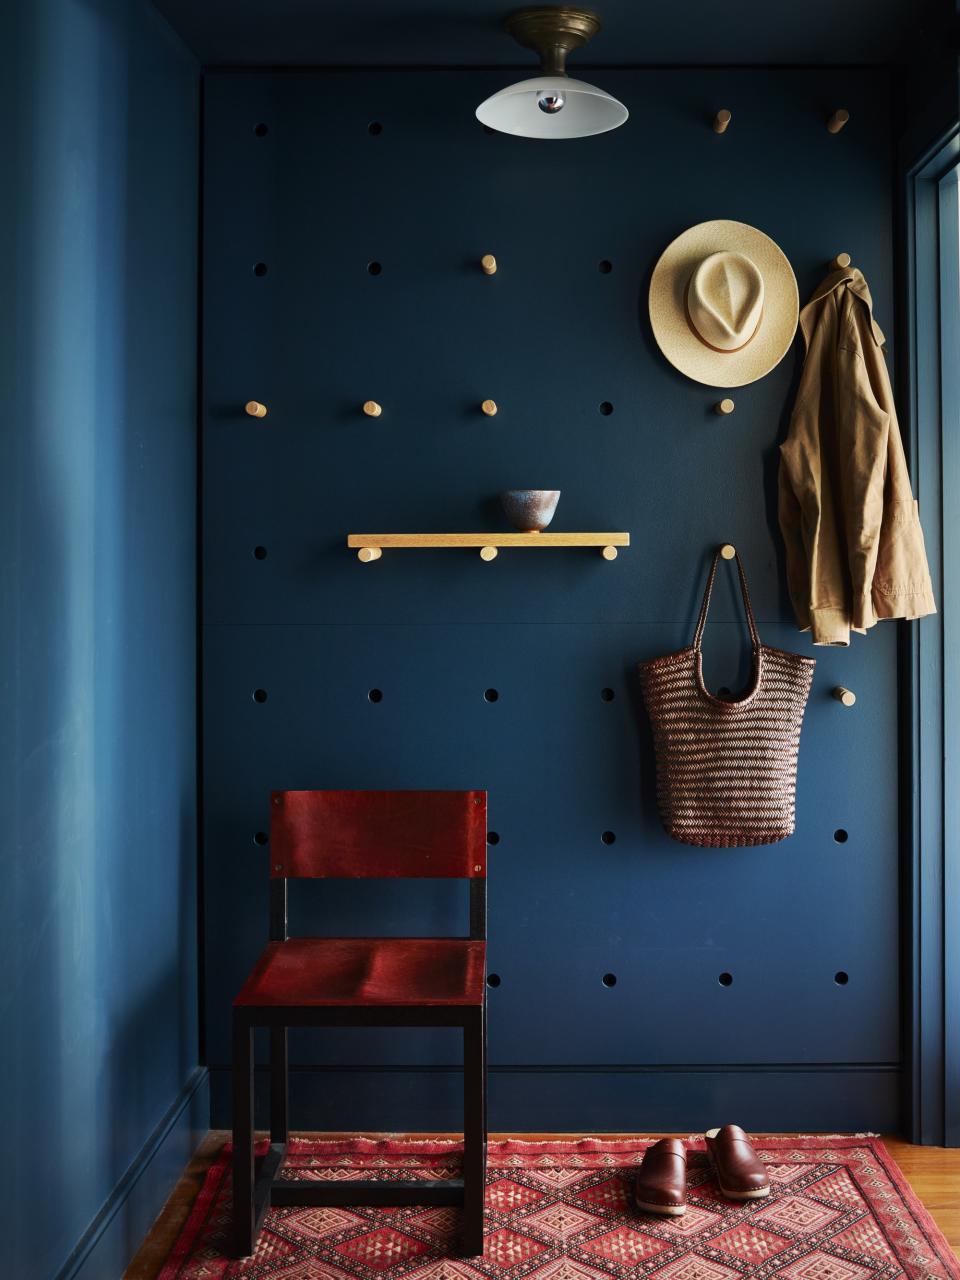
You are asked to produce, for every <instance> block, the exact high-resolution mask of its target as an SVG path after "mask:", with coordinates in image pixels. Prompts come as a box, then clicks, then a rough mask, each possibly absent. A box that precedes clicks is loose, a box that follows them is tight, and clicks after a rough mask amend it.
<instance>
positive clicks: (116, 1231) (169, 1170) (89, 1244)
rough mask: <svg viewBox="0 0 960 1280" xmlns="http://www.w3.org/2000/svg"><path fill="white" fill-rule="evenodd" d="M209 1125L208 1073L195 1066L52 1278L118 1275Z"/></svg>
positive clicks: (111, 1279)
mask: <svg viewBox="0 0 960 1280" xmlns="http://www.w3.org/2000/svg"><path fill="white" fill-rule="evenodd" d="M209 1127H210V1076H209V1073H208V1072H207V1069H206V1067H197V1068H196V1069H195V1070H194V1071H193V1072H192V1073H191V1074H190V1076H189V1078H188V1079H187V1080H186V1082H185V1083H184V1085H183V1087H182V1089H181V1090H180V1092H179V1093H178V1095H177V1097H176V1098H175V1099H174V1101H173V1103H172V1104H171V1106H170V1107H169V1109H168V1110H167V1112H166V1114H165V1115H164V1117H163V1119H162V1120H161V1121H160V1123H159V1124H158V1125H157V1127H156V1128H155V1129H154V1131H153V1133H151V1135H150V1137H149V1138H148V1139H147V1141H146V1142H145V1143H144V1145H143V1146H142V1147H141V1149H140V1151H139V1152H138V1153H137V1156H136V1159H135V1160H134V1161H133V1163H132V1164H131V1165H130V1167H129V1169H127V1171H126V1173H125V1174H124V1175H123V1177H122V1178H121V1179H120V1181H119V1182H118V1183H117V1185H116V1186H115V1187H114V1189H113V1191H111V1193H110V1195H109V1196H108V1197H107V1199H106V1200H105V1201H104V1203H103V1206H102V1207H101V1209H100V1211H99V1213H97V1215H96V1217H95V1218H94V1219H93V1221H92V1222H91V1223H90V1226H89V1227H88V1228H87V1230H86V1231H85V1232H84V1233H83V1236H82V1237H81V1239H80V1240H79V1241H78V1243H77V1246H76V1248H75V1249H74V1250H73V1252H72V1253H71V1254H70V1257H69V1258H68V1259H67V1261H66V1262H65V1263H64V1265H63V1266H62V1267H61V1268H60V1270H59V1271H58V1272H57V1275H56V1280H119V1277H121V1276H122V1275H123V1273H124V1271H125V1270H126V1267H127V1264H128V1263H129V1262H130V1259H131V1258H132V1257H133V1256H134V1254H135V1253H136V1251H137V1249H138V1247H139V1246H140V1243H141V1241H142V1240H143V1238H144V1237H145V1236H146V1234H147V1232H148V1231H149V1230H150V1228H151V1226H152V1225H153V1223H154V1221H155V1220H156V1217H157V1215H158V1214H159V1212H160V1210H161V1209H162V1208H163V1206H164V1203H165V1202H166V1200H167V1197H168V1196H169V1195H170V1192H171V1191H172V1190H173V1188H174V1186H175V1185H176V1182H177V1179H178V1178H179V1177H180V1175H181V1174H182V1173H183V1170H184V1168H185V1166H186V1165H187V1164H188V1163H189V1161H190V1157H191V1156H192V1155H193V1153H194V1151H196V1149H197V1146H198V1145H199V1143H200V1140H201V1138H202V1137H203V1135H204V1134H205V1133H206V1132H207V1130H208V1128H209Z"/></svg>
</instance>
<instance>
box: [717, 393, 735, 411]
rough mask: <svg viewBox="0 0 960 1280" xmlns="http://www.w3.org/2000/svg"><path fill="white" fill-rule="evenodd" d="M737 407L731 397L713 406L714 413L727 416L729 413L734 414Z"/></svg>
mask: <svg viewBox="0 0 960 1280" xmlns="http://www.w3.org/2000/svg"><path fill="white" fill-rule="evenodd" d="M735 407H736V406H735V405H734V403H733V401H732V400H731V399H730V397H729V396H726V397H725V398H724V399H723V400H718V401H717V403H716V404H715V405H714V406H713V411H714V413H719V414H722V415H725V414H728V413H733V411H734V409H735Z"/></svg>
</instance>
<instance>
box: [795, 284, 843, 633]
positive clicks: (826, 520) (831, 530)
mask: <svg viewBox="0 0 960 1280" xmlns="http://www.w3.org/2000/svg"><path fill="white" fill-rule="evenodd" d="M832 321H833V317H832V316H831V315H830V314H829V312H828V311H827V310H826V309H822V310H821V313H820V316H819V318H818V320H817V321H816V323H815V326H814V328H813V330H812V332H811V333H810V335H809V342H808V348H807V353H806V359H805V360H804V365H803V373H802V374H801V377H800V386H799V387H798V389H797V398H796V402H795V404H794V409H793V414H792V416H791V419H790V430H789V432H788V434H787V439H786V440H785V441H784V443H783V444H782V445H781V446H780V477H779V518H780V529H781V532H782V533H783V539H784V542H785V544H786V551H787V584H788V586H789V589H790V598H791V600H792V602H793V608H794V612H795V613H796V615H797V625H798V626H799V627H800V630H801V631H808V630H809V631H810V632H811V633H812V637H811V638H812V640H813V643H814V644H818V645H820V644H822V645H848V644H849V643H850V607H849V594H848V591H849V589H848V585H847V584H848V578H847V573H846V568H845V565H844V563H843V552H842V548H841V547H840V544H839V530H838V528H837V518H836V517H837V513H836V492H835V479H834V475H833V467H832V466H831V459H832V453H833V444H832V430H833V405H832V399H833V397H832V387H833V357H832V354H831V351H832V346H833V341H832V336H831V335H832V333H833V329H832Z"/></svg>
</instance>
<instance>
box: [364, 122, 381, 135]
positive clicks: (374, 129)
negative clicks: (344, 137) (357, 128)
mask: <svg viewBox="0 0 960 1280" xmlns="http://www.w3.org/2000/svg"><path fill="white" fill-rule="evenodd" d="M367 133H369V134H370V136H371V137H373V138H376V137H379V135H380V134H381V133H383V125H382V124H381V123H380V121H379V120H371V121H370V123H369V124H368V125H367Z"/></svg>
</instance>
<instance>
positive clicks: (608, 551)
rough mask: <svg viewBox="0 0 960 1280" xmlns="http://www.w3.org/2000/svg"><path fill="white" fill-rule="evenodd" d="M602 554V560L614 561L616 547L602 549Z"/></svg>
mask: <svg viewBox="0 0 960 1280" xmlns="http://www.w3.org/2000/svg"><path fill="white" fill-rule="evenodd" d="M602 554H603V558H604V560H616V558H617V548H616V547H604V548H603V552H602Z"/></svg>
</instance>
